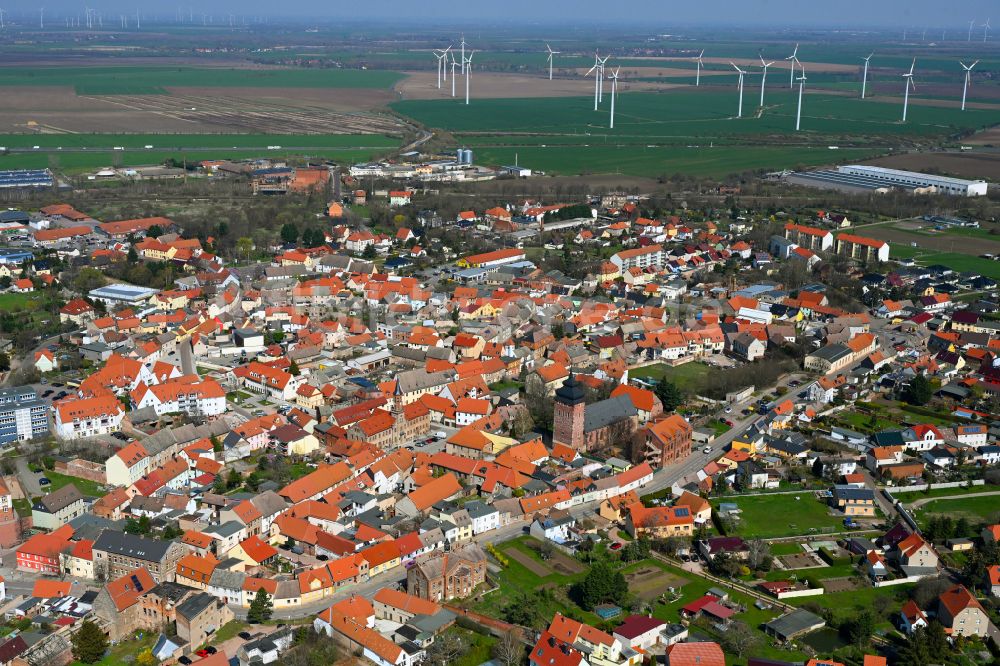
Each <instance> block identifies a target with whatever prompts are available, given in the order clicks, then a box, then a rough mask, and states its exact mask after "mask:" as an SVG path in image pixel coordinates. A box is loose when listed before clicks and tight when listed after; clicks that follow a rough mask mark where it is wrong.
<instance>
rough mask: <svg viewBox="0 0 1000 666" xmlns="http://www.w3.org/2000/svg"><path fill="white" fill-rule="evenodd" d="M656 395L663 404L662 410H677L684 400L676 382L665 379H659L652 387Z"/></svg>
mask: <svg viewBox="0 0 1000 666" xmlns="http://www.w3.org/2000/svg"><path fill="white" fill-rule="evenodd" d="M653 392H654V393H655V394H656V397H657V398H659V399H660V403H661V404H662V405H663V411H665V412H673V411H677V408H678V407H680V406H681V404H682V403H683V402H684V396H683V394H682V393H681V390H680V389H679V388H677V384H674V383H673V382H672V381H669V380H667V379H661V380H660V381H658V382H657V383H656V387H655V388H654V389H653Z"/></svg>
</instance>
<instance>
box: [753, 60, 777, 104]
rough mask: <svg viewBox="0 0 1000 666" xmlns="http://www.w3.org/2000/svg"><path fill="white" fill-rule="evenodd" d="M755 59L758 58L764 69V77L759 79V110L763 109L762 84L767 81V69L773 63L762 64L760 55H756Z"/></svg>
mask: <svg viewBox="0 0 1000 666" xmlns="http://www.w3.org/2000/svg"><path fill="white" fill-rule="evenodd" d="M757 57H759V58H760V64H761V65H762V66H763V68H764V75H763V76H762V77H760V106H761V108H763V107H764V82H765V81H767V68H768V67H770V66H771V65H773V64H774V63H773V62H764V56H762V55H760V54H758V56H757Z"/></svg>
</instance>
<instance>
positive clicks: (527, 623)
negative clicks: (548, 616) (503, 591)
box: [501, 594, 542, 628]
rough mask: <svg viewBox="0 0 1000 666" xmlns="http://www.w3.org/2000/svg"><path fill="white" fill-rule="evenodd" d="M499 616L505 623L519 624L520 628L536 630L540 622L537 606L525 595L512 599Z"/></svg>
mask: <svg viewBox="0 0 1000 666" xmlns="http://www.w3.org/2000/svg"><path fill="white" fill-rule="evenodd" d="M501 614H502V616H503V619H504V620H506V621H507V622H510V623H511V624H519V625H521V626H522V627H530V628H537V627H538V626H539V625H540V624H541V621H542V615H541V613H540V612H539V610H538V604H537V603H535V601H534V599H532V598H531V596H530V595H527V594H521V595H518V596H516V597H514V599H512V600H511V602H510V603H509V604H507V605H506V606H504V608H503V611H502V613H501Z"/></svg>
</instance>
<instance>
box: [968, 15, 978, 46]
mask: <svg viewBox="0 0 1000 666" xmlns="http://www.w3.org/2000/svg"><path fill="white" fill-rule="evenodd" d="M975 25H976V19H972V20H971V21H969V41H970V42H971V41H972V28H973V27H975Z"/></svg>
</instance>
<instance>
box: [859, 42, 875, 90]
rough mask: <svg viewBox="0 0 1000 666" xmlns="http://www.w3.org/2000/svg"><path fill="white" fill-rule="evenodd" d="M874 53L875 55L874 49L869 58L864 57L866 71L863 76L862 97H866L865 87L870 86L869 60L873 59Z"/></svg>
mask: <svg viewBox="0 0 1000 666" xmlns="http://www.w3.org/2000/svg"><path fill="white" fill-rule="evenodd" d="M873 55H875V52H874V51H872V52H871V53H869V54H868V57H867V58H862V60H864V61H865V73H864V75H863V76H862V77H861V99H864V98H865V89H866V88H867V87H868V61H869V60H871V59H872V56H873Z"/></svg>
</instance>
